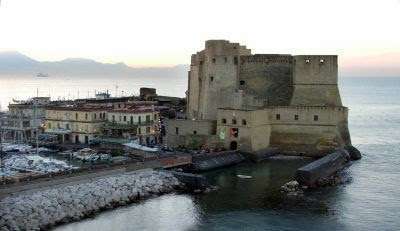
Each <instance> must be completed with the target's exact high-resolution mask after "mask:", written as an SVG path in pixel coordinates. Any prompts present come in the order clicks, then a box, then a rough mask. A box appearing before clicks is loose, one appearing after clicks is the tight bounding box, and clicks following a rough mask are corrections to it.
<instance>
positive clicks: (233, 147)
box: [229, 141, 238, 150]
mask: <svg viewBox="0 0 400 231" xmlns="http://www.w3.org/2000/svg"><path fill="white" fill-rule="evenodd" d="M237 146H238V144H237V142H236V141H232V142H231V144H230V145H229V148H230V149H231V150H236V149H237Z"/></svg>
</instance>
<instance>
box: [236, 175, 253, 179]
mask: <svg viewBox="0 0 400 231" xmlns="http://www.w3.org/2000/svg"><path fill="white" fill-rule="evenodd" d="M236 176H237V177H239V178H242V179H251V178H253V177H252V176H247V175H236Z"/></svg>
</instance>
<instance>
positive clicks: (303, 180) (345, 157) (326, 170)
mask: <svg viewBox="0 0 400 231" xmlns="http://www.w3.org/2000/svg"><path fill="white" fill-rule="evenodd" d="M349 160H350V156H349V153H348V152H347V151H346V150H344V149H338V150H336V151H335V152H333V153H331V154H328V155H326V156H324V157H322V158H320V159H318V160H316V161H314V162H311V163H309V164H307V165H305V166H303V167H301V168H299V169H297V171H296V175H295V178H296V180H297V181H298V182H299V183H300V184H301V185H307V186H315V185H316V183H317V181H318V180H319V179H321V178H326V177H329V176H331V175H333V174H334V173H336V172H337V171H339V170H341V169H342V168H344V167H345V165H346V163H347V162H348V161H349Z"/></svg>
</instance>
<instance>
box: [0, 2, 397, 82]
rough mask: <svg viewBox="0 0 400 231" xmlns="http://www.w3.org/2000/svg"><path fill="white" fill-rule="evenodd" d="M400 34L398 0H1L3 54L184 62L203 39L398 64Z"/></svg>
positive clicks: (354, 62)
mask: <svg viewBox="0 0 400 231" xmlns="http://www.w3.org/2000/svg"><path fill="white" fill-rule="evenodd" d="M399 28H400V0H330V1H326V0H325V1H323V0H301V1H299V0H279V1H278V0H272V1H270V0H261V1H257V0H247V1H243V0H241V1H236V0H201V1H198V0H195V1H192V0H168V1H165V0H140V1H136V0H126V1H124V0H108V1H106V0H1V6H0V51H10V50H14V51H19V52H21V53H23V54H25V55H28V56H30V57H32V58H35V59H37V60H40V61H55V60H61V59H65V58H69V57H85V58H91V59H95V60H97V61H101V62H108V63H115V62H124V63H126V64H128V65H130V66H170V65H176V64H185V63H189V62H190V55H191V54H192V53H195V52H196V51H199V50H201V49H202V48H203V47H204V41H205V40H208V39H227V40H230V41H233V42H240V43H242V44H245V45H247V47H248V48H251V49H252V51H253V53H289V54H338V55H339V56H340V62H341V64H342V65H343V66H344V67H352V66H355V67H360V66H361V67H363V66H368V65H371V64H373V65H386V66H389V67H390V68H395V67H393V63H394V65H395V66H396V65H397V66H398V65H400V61H399V60H400V29H399ZM393 59H397V60H396V61H395V62H394V61H393ZM364 60H369V61H368V62H365V61H364ZM388 62H389V64H388ZM399 69H400V68H399ZM394 71H396V70H394ZM399 74H400V73H399Z"/></svg>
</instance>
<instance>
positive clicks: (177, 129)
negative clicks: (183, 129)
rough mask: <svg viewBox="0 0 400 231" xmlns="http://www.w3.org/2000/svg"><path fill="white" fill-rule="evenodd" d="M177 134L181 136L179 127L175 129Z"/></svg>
mask: <svg viewBox="0 0 400 231" xmlns="http://www.w3.org/2000/svg"><path fill="white" fill-rule="evenodd" d="M175 134H176V135H179V128H178V127H176V128H175Z"/></svg>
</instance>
